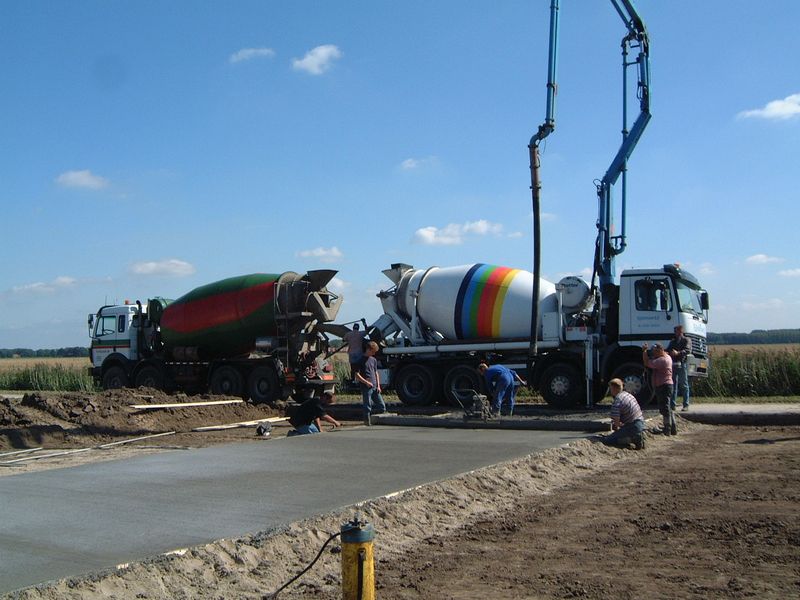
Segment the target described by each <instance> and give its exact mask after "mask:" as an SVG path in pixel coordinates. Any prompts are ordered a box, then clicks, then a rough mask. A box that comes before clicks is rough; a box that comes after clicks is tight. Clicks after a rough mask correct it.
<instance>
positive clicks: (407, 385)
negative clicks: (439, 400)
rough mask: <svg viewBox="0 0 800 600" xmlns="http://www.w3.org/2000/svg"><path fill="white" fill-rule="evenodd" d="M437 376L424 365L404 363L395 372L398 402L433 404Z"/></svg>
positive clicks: (437, 385) (436, 388)
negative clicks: (403, 365) (404, 364)
mask: <svg viewBox="0 0 800 600" xmlns="http://www.w3.org/2000/svg"><path fill="white" fill-rule="evenodd" d="M439 381H440V380H439V377H437V375H436V372H435V371H434V370H433V369H431V368H430V367H427V366H425V365H417V364H410V365H406V366H405V367H403V368H402V369H400V371H399V372H398V373H397V376H396V377H395V380H394V387H395V390H396V391H397V397H398V398H400V402H402V403H403V404H408V405H410V406H423V405H427V404H433V403H434V402H435V401H436V395H437V393H438V392H439Z"/></svg>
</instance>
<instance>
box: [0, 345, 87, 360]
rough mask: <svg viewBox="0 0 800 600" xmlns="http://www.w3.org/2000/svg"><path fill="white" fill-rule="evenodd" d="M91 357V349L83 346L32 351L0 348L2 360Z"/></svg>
mask: <svg viewBox="0 0 800 600" xmlns="http://www.w3.org/2000/svg"><path fill="white" fill-rule="evenodd" d="M76 356H77V357H79V358H80V357H84V356H89V349H88V348H84V347H82V346H72V347H70V348H46V349H43V350H31V349H30V348H0V358H71V357H76Z"/></svg>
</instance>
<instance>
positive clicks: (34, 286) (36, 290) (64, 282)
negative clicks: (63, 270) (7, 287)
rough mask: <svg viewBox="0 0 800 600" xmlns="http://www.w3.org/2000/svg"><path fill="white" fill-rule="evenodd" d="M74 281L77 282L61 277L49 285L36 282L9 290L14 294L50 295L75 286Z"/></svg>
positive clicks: (73, 279) (71, 278)
mask: <svg viewBox="0 0 800 600" xmlns="http://www.w3.org/2000/svg"><path fill="white" fill-rule="evenodd" d="M76 281H77V280H76V279H75V278H74V277H67V276H64V275H61V276H59V277H56V278H55V279H54V280H53V281H51V282H49V283H45V282H43V281H37V282H35V283H26V284H24V285H15V286H14V287H12V288H11V291H12V292H13V293H14V294H26V293H32V294H52V293H54V292H55V291H57V290H59V289H63V288H67V287H71V286H73V285H75V283H76Z"/></svg>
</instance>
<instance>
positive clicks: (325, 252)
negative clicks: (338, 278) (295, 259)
mask: <svg viewBox="0 0 800 600" xmlns="http://www.w3.org/2000/svg"><path fill="white" fill-rule="evenodd" d="M297 256H299V257H300V258H314V259H316V260H318V261H320V262H324V263H333V262H337V261H339V260H341V259H342V258H343V257H344V254H342V251H341V250H339V248H337V247H336V246H332V247H331V248H322V247H319V248H312V249H311V250H301V251H300V252H298V253H297Z"/></svg>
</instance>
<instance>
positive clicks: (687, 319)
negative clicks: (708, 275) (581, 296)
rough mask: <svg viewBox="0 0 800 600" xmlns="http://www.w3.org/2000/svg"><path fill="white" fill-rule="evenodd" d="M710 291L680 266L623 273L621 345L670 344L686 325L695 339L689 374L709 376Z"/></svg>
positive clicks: (620, 323)
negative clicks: (677, 329) (677, 331)
mask: <svg viewBox="0 0 800 600" xmlns="http://www.w3.org/2000/svg"><path fill="white" fill-rule="evenodd" d="M708 306H709V302H708V292H706V291H705V290H704V289H702V288H701V287H700V282H699V281H698V280H697V279H696V278H695V277H694V276H693V275H692V274H691V273H688V272H687V271H685V270H682V269H681V268H680V266H679V265H664V267H663V268H661V269H628V270H626V271H623V272H622V274H621V276H620V291H619V340H618V341H619V345H620V346H621V347H625V346H637V347H639V346H641V345H642V343H643V342H647V343H650V344H652V343H655V342H661V343H664V345H665V346H666V342H668V341H669V340H670V339H671V338H672V336H673V329H674V328H675V327H676V326H678V325H682V326H683V331H684V335H685V336H686V337H688V338H689V339H690V340H691V343H692V354H691V355H690V356H689V358H688V362H687V365H688V369H689V375H690V376H692V377H707V376H708V346H707V343H706V334H707V323H708Z"/></svg>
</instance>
